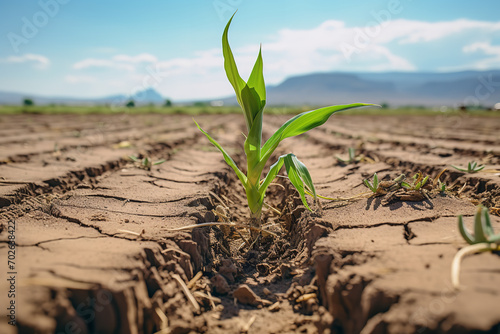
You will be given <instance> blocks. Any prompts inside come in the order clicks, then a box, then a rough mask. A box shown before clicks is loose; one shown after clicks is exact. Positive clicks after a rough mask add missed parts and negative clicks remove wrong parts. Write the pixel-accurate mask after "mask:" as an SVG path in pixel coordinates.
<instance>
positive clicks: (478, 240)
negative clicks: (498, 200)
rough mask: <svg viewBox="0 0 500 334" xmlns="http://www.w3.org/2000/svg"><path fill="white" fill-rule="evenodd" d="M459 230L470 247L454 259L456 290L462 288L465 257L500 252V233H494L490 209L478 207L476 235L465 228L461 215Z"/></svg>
mask: <svg viewBox="0 0 500 334" xmlns="http://www.w3.org/2000/svg"><path fill="white" fill-rule="evenodd" d="M458 229H459V231H460V234H461V235H462V237H463V238H464V239H465V241H467V243H468V244H469V246H466V247H464V248H462V249H461V250H459V251H458V253H457V254H456V255H455V258H454V259H453V263H452V267H451V281H452V284H453V286H454V287H455V288H456V289H458V288H459V287H460V281H459V273H460V262H461V261H462V258H463V257H464V256H466V255H468V254H474V253H478V252H485V251H499V250H500V233H499V234H495V232H494V231H493V227H492V226H491V220H490V215H489V213H488V209H487V208H485V207H484V206H482V205H480V206H478V208H477V212H476V214H475V215H474V235H472V234H471V233H470V232H469V231H468V230H467V228H466V227H465V225H464V221H463V217H462V216H461V215H460V216H458Z"/></svg>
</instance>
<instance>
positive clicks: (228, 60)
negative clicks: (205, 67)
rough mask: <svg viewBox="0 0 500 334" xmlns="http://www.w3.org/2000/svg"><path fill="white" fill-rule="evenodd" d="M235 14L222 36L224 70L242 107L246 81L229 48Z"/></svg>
mask: <svg viewBox="0 0 500 334" xmlns="http://www.w3.org/2000/svg"><path fill="white" fill-rule="evenodd" d="M235 14H236V13H234V14H233V16H231V19H229V22H227V25H226V28H225V29H224V33H223V34H222V54H223V55H224V70H225V71H226V75H227V78H228V80H229V82H230V83H231V85H232V86H233V88H234V91H235V93H236V99H237V100H238V103H239V104H240V105H242V104H243V103H242V101H241V91H242V90H243V87H245V81H244V80H243V79H242V78H241V77H240V74H239V73H238V67H237V66H236V62H235V61H234V57H233V52H232V51H231V48H230V47H229V41H228V39H227V33H228V31H229V25H230V24H231V21H232V20H233V17H234V15H235ZM245 116H246V115H245Z"/></svg>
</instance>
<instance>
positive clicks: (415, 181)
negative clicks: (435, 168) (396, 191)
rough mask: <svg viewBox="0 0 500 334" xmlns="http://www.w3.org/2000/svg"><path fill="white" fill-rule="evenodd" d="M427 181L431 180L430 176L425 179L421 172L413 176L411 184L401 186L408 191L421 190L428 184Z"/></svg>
mask: <svg viewBox="0 0 500 334" xmlns="http://www.w3.org/2000/svg"><path fill="white" fill-rule="evenodd" d="M427 180H429V175H427V176H426V177H424V175H423V174H422V173H421V172H418V173H417V174H415V175H413V177H412V181H410V182H411V183H409V182H405V181H403V182H401V186H402V187H404V188H406V189H407V190H416V191H418V190H420V189H421V188H422V187H423V186H424V185H425V184H426V183H427Z"/></svg>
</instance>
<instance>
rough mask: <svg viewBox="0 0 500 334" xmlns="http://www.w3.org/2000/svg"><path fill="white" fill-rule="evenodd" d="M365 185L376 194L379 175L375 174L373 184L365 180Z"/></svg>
mask: <svg viewBox="0 0 500 334" xmlns="http://www.w3.org/2000/svg"><path fill="white" fill-rule="evenodd" d="M363 182H364V183H365V185H366V186H367V187H368V189H370V190H371V191H372V193H374V194H376V193H377V190H378V176H377V173H375V174H373V184H372V183H370V181H368V180H363Z"/></svg>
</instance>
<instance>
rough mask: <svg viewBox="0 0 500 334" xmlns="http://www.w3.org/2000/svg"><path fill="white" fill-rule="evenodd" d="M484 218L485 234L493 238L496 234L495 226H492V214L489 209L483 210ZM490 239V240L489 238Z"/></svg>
mask: <svg viewBox="0 0 500 334" xmlns="http://www.w3.org/2000/svg"><path fill="white" fill-rule="evenodd" d="M483 218H484V232H485V233H486V235H487V236H492V235H493V234H495V231H494V230H493V226H491V220H490V214H489V213H488V209H487V208H483ZM488 239H489V238H488Z"/></svg>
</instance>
